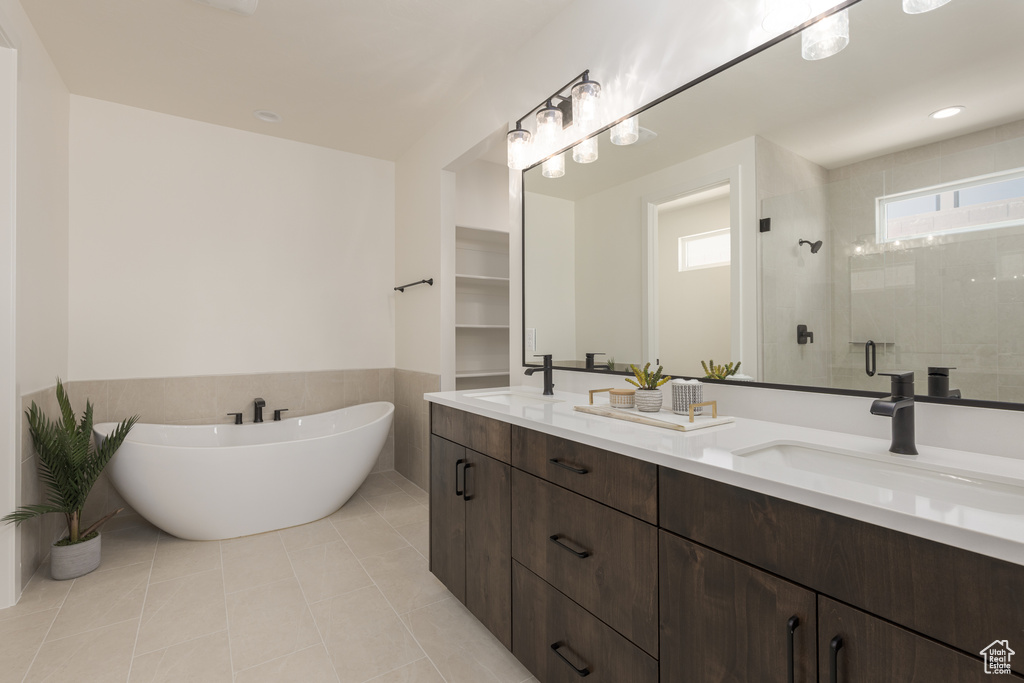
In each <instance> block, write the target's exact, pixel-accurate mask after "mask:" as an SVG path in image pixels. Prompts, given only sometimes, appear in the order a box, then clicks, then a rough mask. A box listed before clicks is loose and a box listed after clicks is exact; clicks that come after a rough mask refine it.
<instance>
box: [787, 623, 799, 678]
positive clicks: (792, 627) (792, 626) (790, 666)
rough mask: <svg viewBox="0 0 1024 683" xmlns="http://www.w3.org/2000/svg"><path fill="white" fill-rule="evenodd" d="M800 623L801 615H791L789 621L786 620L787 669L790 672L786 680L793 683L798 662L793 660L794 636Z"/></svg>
mask: <svg viewBox="0 0 1024 683" xmlns="http://www.w3.org/2000/svg"><path fill="white" fill-rule="evenodd" d="M799 625H800V617H797V616H792V617H790V618H789V621H787V622H786V647H787V648H788V652H787V653H786V671H787V672H788V677H787V678H786V680H787V681H789V683H793V682H794V680H795V676H796V673H795V669H796V663H795V662H794V661H793V660H794V653H793V636H794V634H795V633H796V627H797V626H799Z"/></svg>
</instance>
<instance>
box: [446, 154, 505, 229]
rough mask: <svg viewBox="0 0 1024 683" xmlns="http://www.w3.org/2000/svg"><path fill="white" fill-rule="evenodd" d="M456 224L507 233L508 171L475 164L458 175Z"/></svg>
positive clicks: (456, 181) (492, 165) (490, 165)
mask: <svg viewBox="0 0 1024 683" xmlns="http://www.w3.org/2000/svg"><path fill="white" fill-rule="evenodd" d="M455 224H456V225H460V226H462V227H466V228H484V229H487V230H502V231H504V232H508V167H507V166H499V165H498V164H492V163H489V162H486V161H479V160H478V161H475V162H473V163H472V164H469V165H468V166H466V167H464V168H460V169H459V170H458V171H457V172H456V174H455Z"/></svg>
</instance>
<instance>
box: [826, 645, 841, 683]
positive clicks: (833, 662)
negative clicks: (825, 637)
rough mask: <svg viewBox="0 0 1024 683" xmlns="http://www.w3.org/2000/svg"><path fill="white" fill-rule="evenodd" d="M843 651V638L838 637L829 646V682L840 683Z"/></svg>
mask: <svg viewBox="0 0 1024 683" xmlns="http://www.w3.org/2000/svg"><path fill="white" fill-rule="evenodd" d="M841 649H843V637H842V636H836V637H835V638H833V639H832V642H831V643H829V644H828V680H829V683H839V651H840V650H841Z"/></svg>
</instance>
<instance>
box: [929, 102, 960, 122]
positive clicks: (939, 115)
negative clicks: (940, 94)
mask: <svg viewBox="0 0 1024 683" xmlns="http://www.w3.org/2000/svg"><path fill="white" fill-rule="evenodd" d="M964 109H966V107H962V106H960V105H957V106H955V107H946V108H944V109H940V110H938V111H933V112H932V113H931V114H929V116H931V117H932V118H933V119H948V118H949V117H950V116H956V115H957V114H959V113H960V112H962V111H963V110H964Z"/></svg>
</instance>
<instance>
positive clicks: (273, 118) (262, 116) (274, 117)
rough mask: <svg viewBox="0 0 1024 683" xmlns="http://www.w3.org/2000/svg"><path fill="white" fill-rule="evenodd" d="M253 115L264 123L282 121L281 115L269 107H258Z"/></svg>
mask: <svg viewBox="0 0 1024 683" xmlns="http://www.w3.org/2000/svg"><path fill="white" fill-rule="evenodd" d="M252 115H253V116H255V117H256V118H258V119H259V120H260V121H263V122H264V123H281V115H280V114H278V113H277V112H276V111H270V110H269V109H257V110H256V111H254V112H253V113H252Z"/></svg>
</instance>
